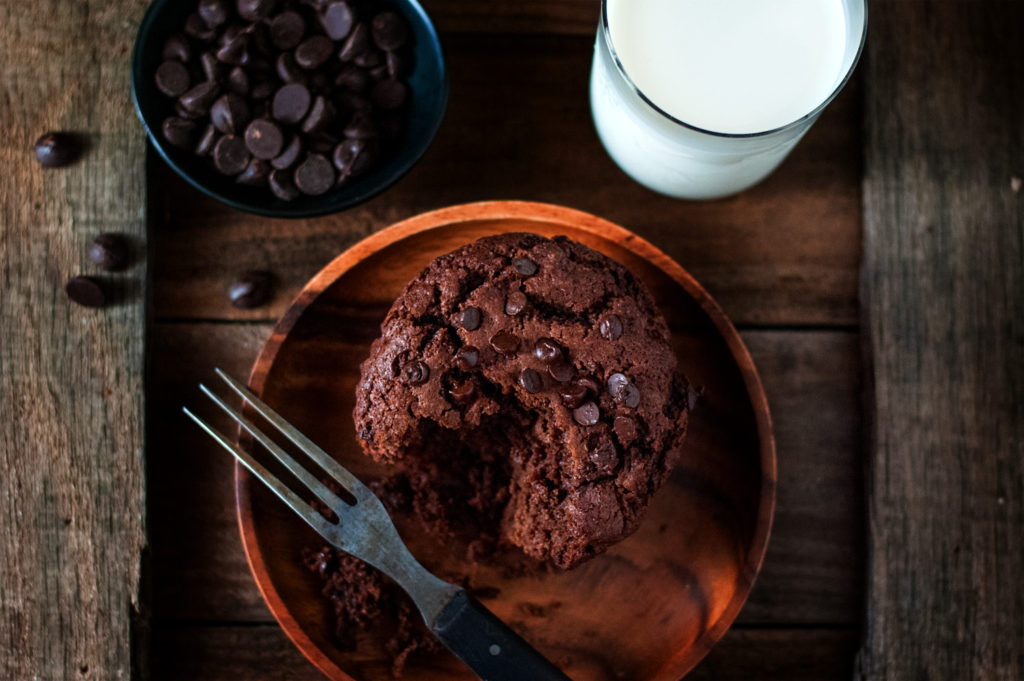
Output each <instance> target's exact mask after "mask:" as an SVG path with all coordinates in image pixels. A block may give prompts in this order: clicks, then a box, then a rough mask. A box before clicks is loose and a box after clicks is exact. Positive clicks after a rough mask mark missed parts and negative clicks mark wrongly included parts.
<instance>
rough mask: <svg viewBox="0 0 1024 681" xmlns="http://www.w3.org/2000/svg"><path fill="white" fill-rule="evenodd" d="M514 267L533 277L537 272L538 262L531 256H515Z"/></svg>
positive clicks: (520, 272)
mask: <svg viewBox="0 0 1024 681" xmlns="http://www.w3.org/2000/svg"><path fill="white" fill-rule="evenodd" d="M512 267H514V268H515V270H516V272H518V273H519V274H521V275H523V276H524V277H532V276H533V275H535V274H537V263H535V262H534V261H532V260H530V259H529V258H515V259H513V260H512Z"/></svg>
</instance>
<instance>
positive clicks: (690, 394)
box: [686, 385, 704, 411]
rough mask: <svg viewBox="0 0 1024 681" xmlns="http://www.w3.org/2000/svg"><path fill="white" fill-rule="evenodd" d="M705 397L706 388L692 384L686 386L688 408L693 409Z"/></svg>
mask: <svg viewBox="0 0 1024 681" xmlns="http://www.w3.org/2000/svg"><path fill="white" fill-rule="evenodd" d="M702 399H704V388H703V386H702V387H700V388H695V387H693V386H692V385H687V386H686V408H687V409H689V410H690V411H693V410H694V409H695V408H696V407H697V405H698V404H700V401H701V400H702Z"/></svg>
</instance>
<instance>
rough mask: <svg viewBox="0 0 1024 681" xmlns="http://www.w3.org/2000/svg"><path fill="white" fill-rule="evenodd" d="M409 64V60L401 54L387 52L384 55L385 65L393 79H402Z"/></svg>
mask: <svg viewBox="0 0 1024 681" xmlns="http://www.w3.org/2000/svg"><path fill="white" fill-rule="evenodd" d="M407 62H408V60H407V59H406V58H405V57H403V56H402V54H401V53H400V52H387V53H385V55H384V64H385V65H386V67H387V72H388V75H389V76H391V77H392V78H401V77H402V76H404V75H405V71H406V68H407V67H408V63H407Z"/></svg>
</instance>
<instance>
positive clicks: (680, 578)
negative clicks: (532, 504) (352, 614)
mask: <svg viewBox="0 0 1024 681" xmlns="http://www.w3.org/2000/svg"><path fill="white" fill-rule="evenodd" d="M509 231H515V232H535V233H538V234H544V235H548V236H553V235H557V234H564V235H567V236H569V237H571V238H573V239H576V240H577V241H580V242H582V243H584V244H587V245H588V246H590V247H591V248H594V249H596V250H598V251H601V252H603V253H605V254H607V255H609V256H610V257H612V258H614V259H616V260H618V261H619V262H621V263H623V264H624V265H626V267H628V268H629V269H630V270H632V271H633V272H634V273H635V274H636V275H637V276H639V277H640V278H641V279H643V280H644V282H646V284H647V285H648V286H649V287H650V289H651V292H652V293H653V294H654V297H655V299H656V300H657V301H658V303H659V305H660V306H661V309H662V311H663V312H664V314H665V317H666V319H667V320H668V324H669V327H670V328H671V329H672V334H673V342H674V345H675V350H676V353H677V355H678V357H679V360H680V363H681V366H682V369H683V370H684V371H685V373H686V375H687V376H688V377H689V378H690V380H691V381H693V382H694V383H696V384H698V385H703V386H704V387H705V388H706V399H704V400H703V402H702V403H701V405H700V406H699V407H698V409H697V410H696V411H695V412H694V414H693V415H692V417H691V421H690V434H689V436H688V439H687V444H686V448H685V449H686V451H685V454H684V457H683V460H682V462H681V463H680V465H679V466H678V468H677V469H676V470H675V472H674V473H673V474H672V477H671V478H670V480H669V482H668V483H667V484H666V485H665V487H664V488H662V490H661V491H660V492H659V493H658V494H657V495H656V496H655V498H654V499H653V500H652V504H651V507H650V509H649V511H648V514H647V517H646V519H645V520H644V522H643V524H642V525H641V527H640V529H639V530H638V531H637V532H636V534H634V535H633V536H631V537H629V538H628V539H626V540H625V541H623V542H621V543H620V544H618V545H617V546H615V547H614V548H613V549H612V550H610V551H609V552H608V553H606V554H605V555H602V556H599V557H597V558H595V559H594V560H591V561H590V562H588V563H585V564H584V565H582V566H580V567H578V568H576V569H574V570H571V571H569V572H551V573H547V574H543V575H531V576H527V577H518V578H515V577H508V576H503V575H501V574H498V573H497V571H495V570H492V569H488V568H481V567H475V566H471V565H467V564H462V563H461V562H460V561H459V560H458V558H457V557H454V556H451V555H447V553H450V552H447V553H446V551H445V550H444V547H443V546H437V545H434V544H432V543H431V542H430V541H428V540H425V539H424V538H422V537H419V536H417V534H416V533H415V532H403V537H404V538H405V539H406V541H407V542H408V543H409V544H410V548H411V549H412V550H413V553H414V554H415V555H416V556H417V557H418V558H420V559H421V560H422V562H423V563H424V565H426V566H427V567H428V568H430V569H433V570H439V569H440V570H443V571H448V570H450V571H455V572H459V573H462V574H468V575H470V576H471V578H472V584H473V586H474V587H487V588H488V589H489V590H490V591H491V592H492V593H496V596H495V597H493V598H488V599H485V600H484V603H485V604H486V605H487V606H488V607H489V608H491V609H492V610H493V611H494V612H495V613H496V614H497V615H498V616H499V617H501V618H503V619H504V620H505V621H506V622H509V623H510V624H511V625H512V626H513V627H514V628H516V629H518V630H519V631H520V632H521V633H522V634H523V635H524V636H525V637H526V639H527V640H529V641H530V642H532V643H534V645H536V646H537V647H538V648H539V649H540V650H541V651H542V652H544V653H545V654H546V655H547V656H548V657H549V658H550V659H551V660H553V661H554V662H555V663H556V664H558V665H560V666H561V667H562V668H563V669H564V670H565V671H566V673H568V674H569V675H570V676H571V677H572V678H573V679H575V680H576V681H586V680H602V681H604V680H608V681H611V680H619V679H638V680H644V681H647V680H655V679H656V680H659V681H678V679H679V678H680V677H681V676H682V675H683V674H685V673H686V672H687V671H689V670H690V669H691V668H693V666H694V665H695V664H696V663H697V662H698V661H699V660H700V659H701V658H702V657H703V656H704V655H705V654H706V653H707V651H708V650H709V649H710V648H711V646H712V645H714V643H715V642H717V641H718V640H719V639H720V638H721V637H722V635H723V634H724V633H725V631H726V629H727V628H728V627H729V625H730V624H731V623H732V621H733V620H734V619H735V617H736V614H737V613H738V612H739V609H740V607H741V606H742V605H743V602H744V601H745V599H746V597H747V594H748V593H749V592H750V589H751V586H752V585H753V582H754V578H755V576H756V575H757V573H758V571H759V569H760V567H761V561H762V559H763V557H764V552H765V547H766V544H767V541H768V534H769V531H770V528H771V522H772V514H773V511H774V506H775V486H776V472H775V444H774V439H773V437H772V428H771V418H770V416H769V413H768V405H767V402H766V400H765V396H764V393H763V391H762V389H761V383H760V380H759V379H758V376H757V371H756V369H755V368H754V365H753V362H752V361H751V359H750V355H749V354H748V352H747V350H746V348H745V347H744V345H743V343H742V341H741V340H740V337H739V335H738V334H737V333H736V330H735V329H734V328H733V326H732V324H731V323H730V322H729V320H728V319H727V318H726V316H725V314H724V313H723V312H722V310H721V309H720V308H719V307H718V305H717V304H716V303H715V301H714V300H712V298H711V296H709V295H708V293H707V291H705V290H704V289H703V288H701V286H700V285H699V284H698V283H697V282H696V281H694V280H693V278H692V277H691V276H690V275H689V274H687V273H686V271H685V270H683V268H681V267H680V266H679V265H677V264H676V263H675V262H673V261H672V260H671V259H669V258H668V257H667V256H666V255H665V254H664V253H662V252H661V251H659V250H657V249H656V248H654V247H653V246H652V245H651V244H649V243H648V242H646V241H644V240H643V239H641V238H639V237H638V236H636V235H635V234H632V233H631V232H629V231H627V230H625V229H623V228H622V227H618V226H616V225H614V224H611V223H609V222H607V221H605V220H602V219H600V218H597V217H594V216H592V215H589V214H586V213H581V212H579V211H575V210H571V209H568V208H562V207H558V206H551V205H546V204H537V203H521V202H506V201H501V202H488V203H476V204H468V205H463V206H455V207H452V208H446V209H442V210H438V211H434V212H431V213H426V214H424V215H420V216H417V217H414V218H411V219H409V220H406V221H404V222H400V223H398V224H397V225H394V226H392V227H390V228H388V229H385V230H383V231H381V232H378V233H376V234H374V235H372V236H370V237H369V238H367V239H365V240H364V241H362V242H360V243H358V244H356V245H355V246H353V247H352V248H350V249H349V250H348V251H346V252H345V253H343V254H342V255H340V256H339V257H338V258H336V259H335V260H334V261H333V262H332V263H331V264H330V265H328V266H327V267H326V268H324V270H323V271H321V272H320V273H319V274H318V275H317V276H316V277H314V278H313V280H312V281H310V282H309V284H307V285H306V287H305V288H304V289H303V290H302V292H301V293H300V294H299V295H298V297H297V298H296V299H295V301H294V302H293V303H292V305H291V307H290V308H289V309H288V311H287V312H286V313H285V315H284V316H283V317H282V318H281V320H280V321H279V322H278V324H277V327H276V328H275V329H274V332H273V334H272V336H271V337H270V339H269V340H268V341H267V344H266V345H265V346H264V348H263V351H262V352H261V354H260V356H259V359H257V361H256V364H255V366H254V367H253V370H252V374H251V376H250V378H249V384H250V386H251V387H252V388H253V389H254V390H256V392H258V393H260V394H262V396H263V399H265V400H266V401H267V402H268V403H270V405H271V406H274V407H275V408H277V409H279V410H280V411H281V412H282V414H283V415H284V416H285V418H287V419H288V420H290V421H291V422H292V423H294V424H295V425H296V426H298V427H299V428H300V429H301V430H303V431H304V432H305V433H306V434H307V435H309V436H310V437H311V438H312V439H313V440H314V441H315V442H317V443H318V444H320V445H321V446H322V447H323V448H324V449H325V450H327V451H328V452H331V453H332V454H333V455H335V456H337V457H338V458H339V460H341V461H342V462H343V463H344V464H345V465H347V466H349V467H350V468H351V469H353V470H354V471H355V472H356V474H357V475H360V476H361V477H363V479H366V478H368V477H371V476H373V475H375V474H376V470H377V469H376V468H375V467H374V465H373V464H371V463H369V462H368V460H367V459H366V457H364V456H363V455H362V454H361V453H360V450H359V445H358V444H357V442H356V438H355V433H354V430H353V423H352V417H351V412H352V406H353V401H354V391H355V384H356V381H357V379H358V376H359V364H360V362H362V360H363V359H365V357H366V356H367V355H368V352H369V345H370V343H371V342H372V341H373V339H374V338H375V337H376V336H377V335H378V334H379V325H380V322H381V321H382V320H383V318H384V315H385V314H386V312H387V310H388V308H389V307H390V305H391V303H392V302H393V300H394V298H395V297H396V296H397V295H398V293H399V292H400V291H401V289H402V287H403V286H404V285H405V284H406V283H407V282H408V281H409V280H410V279H412V278H413V277H415V276H416V275H417V274H418V273H419V272H420V270H421V269H422V268H423V267H424V266H425V265H426V264H427V262H429V261H430V260H431V259H432V258H434V257H435V256H437V255H440V254H442V253H447V252H449V251H451V250H453V249H455V248H457V247H458V246H461V245H462V244H465V243H467V242H470V241H472V240H474V239H477V238H479V237H482V236H486V235H489V234H496V233H500V232H509ZM235 484H236V494H237V503H238V520H239V526H240V529H241V533H242V541H243V544H244V547H245V553H246V556H247V557H248V560H249V566H250V568H251V569H252V573H253V576H254V577H255V578H256V583H257V584H258V586H259V588H260V591H261V593H262V594H263V597H264V599H265V600H266V602H267V605H268V606H269V607H270V610H271V612H272V613H273V614H274V616H275V617H276V618H277V621H278V622H279V623H280V624H281V627H282V628H283V629H284V631H285V633H286V634H287V635H288V636H289V637H290V638H291V640H292V641H293V642H294V643H295V644H296V645H297V646H298V647H299V648H300V649H301V650H302V652H303V653H304V654H305V655H306V657H308V658H309V659H310V660H311V661H312V662H313V663H314V664H315V665H316V666H317V667H319V668H320V669H321V670H322V671H323V672H324V673H325V674H326V675H327V676H328V677H330V678H331V679H338V680H350V679H355V680H356V681H371V680H377V679H380V680H383V679H388V678H390V672H389V670H390V665H391V660H390V658H389V656H388V655H387V654H386V653H385V652H384V650H383V649H382V648H381V647H380V645H379V643H377V642H373V641H367V642H365V643H361V644H360V645H359V647H358V648H357V649H356V650H355V651H347V652H346V651H341V650H339V649H338V648H337V647H336V646H335V644H334V643H333V640H332V634H331V631H332V628H333V627H332V625H331V623H330V613H329V612H328V607H327V604H326V603H325V601H324V599H323V598H322V597H321V596H320V594H319V589H320V585H319V581H318V579H317V578H316V577H315V576H314V575H312V574H311V573H309V572H307V571H306V570H305V568H303V567H302V566H301V564H300V552H301V549H302V547H304V546H318V545H320V544H321V543H322V542H321V541H319V540H318V538H317V537H316V536H315V535H314V534H313V533H312V531H311V530H308V528H306V526H305V525H304V524H303V523H302V521H301V520H299V519H297V518H295V517H294V516H293V515H291V512H290V511H289V510H288V509H287V508H285V506H284V505H283V504H281V503H280V502H279V501H277V500H276V499H275V498H274V497H272V496H271V494H270V493H269V492H267V491H266V490H265V489H264V488H263V487H262V485H260V483H259V482H258V481H255V480H254V479H252V478H251V477H250V476H249V475H248V473H247V472H246V471H245V470H244V469H242V468H241V467H236V473H235ZM399 520H400V521H401V519H399ZM399 526H400V529H401V526H402V523H401V522H399ZM404 678H405V679H406V680H407V681H420V680H425V679H473V678H475V677H474V676H473V675H472V673H471V672H469V670H468V669H467V668H465V667H463V666H462V665H461V663H459V662H458V661H457V660H456V659H455V658H454V657H452V656H450V655H447V654H445V655H437V656H435V657H434V658H430V659H422V658H414V659H413V661H412V662H411V664H410V665H409V667H408V668H407V670H406V674H405V677H404Z"/></svg>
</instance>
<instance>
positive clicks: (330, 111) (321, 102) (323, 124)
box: [302, 95, 337, 134]
mask: <svg viewBox="0 0 1024 681" xmlns="http://www.w3.org/2000/svg"><path fill="white" fill-rule="evenodd" d="M336 113H337V112H336V111H335V110H334V105H333V104H331V103H330V102H328V101H327V100H326V99H324V98H323V97H322V96H321V95H317V96H316V99H314V100H313V105H312V106H311V107H310V108H309V115H307V116H306V120H304V121H302V132H305V133H311V134H312V133H318V132H323V131H324V130H326V129H327V126H329V125H330V124H331V123H333V122H334V116H335V114H336Z"/></svg>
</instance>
